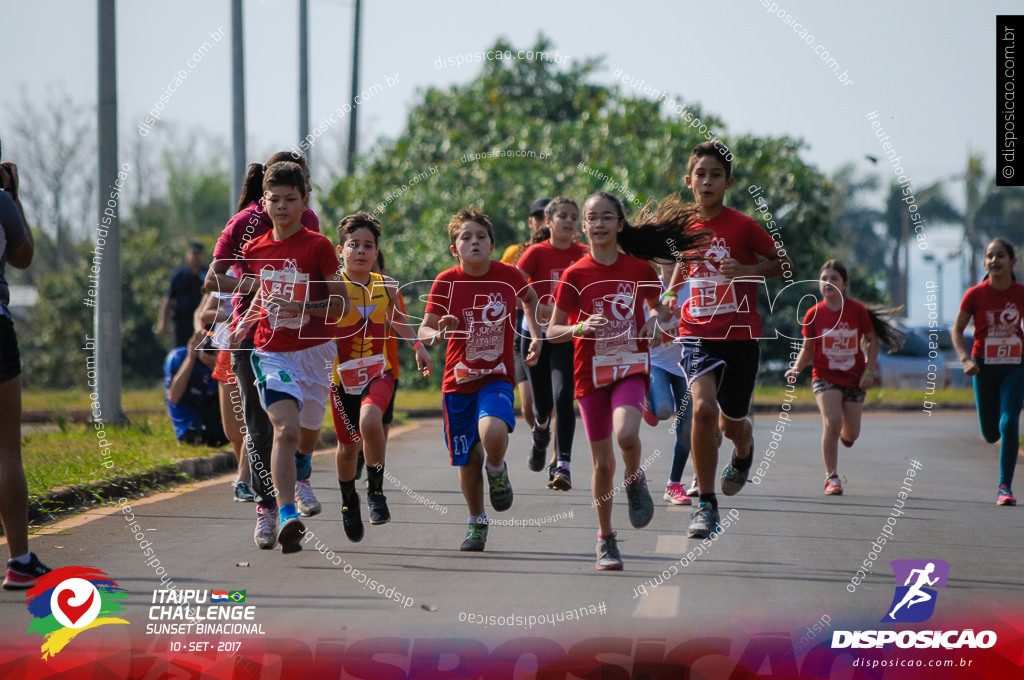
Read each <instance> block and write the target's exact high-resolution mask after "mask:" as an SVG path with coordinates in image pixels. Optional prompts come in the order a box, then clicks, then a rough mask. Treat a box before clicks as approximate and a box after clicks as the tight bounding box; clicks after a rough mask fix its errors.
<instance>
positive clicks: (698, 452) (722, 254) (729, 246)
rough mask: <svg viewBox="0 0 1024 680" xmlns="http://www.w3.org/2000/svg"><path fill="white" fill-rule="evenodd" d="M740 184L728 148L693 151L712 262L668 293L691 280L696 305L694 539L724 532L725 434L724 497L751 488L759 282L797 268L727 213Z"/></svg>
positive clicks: (746, 222)
mask: <svg viewBox="0 0 1024 680" xmlns="http://www.w3.org/2000/svg"><path fill="white" fill-rule="evenodd" d="M733 181H734V178H733V176H732V154H731V153H730V152H729V150H728V149H727V148H726V147H724V146H722V145H721V144H720V143H718V142H703V143H701V144H698V145H697V146H695V147H694V148H693V151H692V152H691V153H690V162H689V165H688V174H687V176H686V186H687V187H689V188H690V189H692V190H693V196H694V199H695V200H696V202H697V204H698V205H699V206H700V211H701V214H702V215H703V218H704V219H703V221H702V222H701V223H700V225H699V226H701V227H704V228H706V229H709V230H711V231H712V232H713V234H714V235H713V237H712V242H711V245H710V246H709V247H708V248H706V249H705V250H704V253H703V254H704V258H705V261H703V262H696V263H693V264H691V265H690V266H689V268H688V271H684V270H683V269H682V268H681V267H677V268H676V271H675V273H674V274H673V276H672V281H671V283H670V285H669V288H670V290H671V291H674V290H676V289H677V288H678V286H679V284H680V283H681V282H682V281H683V280H685V279H687V278H689V280H690V297H689V298H688V299H686V300H680V301H679V304H680V306H681V313H680V322H679V334H680V335H681V336H682V340H681V342H682V345H683V360H682V367H683V371H685V372H686V376H687V381H688V382H689V385H690V393H691V395H692V398H693V434H692V445H693V448H692V454H693V467H694V471H695V472H696V474H697V486H698V487H699V489H700V505H699V506H698V507H697V509H696V510H695V511H694V512H693V515H691V517H690V527H689V531H688V532H687V533H688V535H689V537H690V538H708V537H710V535H711V533H712V532H713V531H715V530H716V529H717V528H718V518H719V514H718V499H717V497H716V496H715V493H714V491H713V489H714V481H715V470H716V469H717V468H718V446H717V444H716V441H715V438H716V433H717V431H718V429H719V428H721V430H722V432H723V433H724V435H725V436H726V437H728V438H729V439H730V440H732V443H733V446H734V447H735V448H734V449H733V457H732V461H731V463H730V464H729V465H728V466H726V468H725V470H724V471H723V472H722V493H724V494H725V495H726V496H732V495H734V494H736V493H737V492H739V490H740V489H741V488H743V485H744V484H745V483H746V481H747V475H748V473H749V471H750V465H751V463H752V462H753V456H752V454H753V451H754V440H753V427H752V426H751V424H750V421H749V420H748V419H747V412H748V410H749V408H750V399H751V397H752V396H753V394H754V383H755V381H756V380H757V369H758V359H759V357H760V350H759V348H758V346H757V340H755V338H758V337H760V335H761V317H760V315H759V314H758V312H757V286H758V279H760V278H775V277H779V276H782V273H783V268H784V267H786V266H788V267H790V268H792V266H793V265H792V263H791V262H790V260H789V258H788V257H786V256H785V255H784V254H782V255H780V253H779V252H778V251H777V245H776V243H775V241H773V240H772V238H771V236H769V235H768V232H766V231H765V230H764V229H762V228H761V226H760V225H758V224H757V222H755V221H754V220H752V219H751V218H750V217H748V216H746V215H744V214H743V213H741V212H739V211H738V210H733V209H732V208H727V207H725V204H724V202H723V201H724V199H725V192H726V190H727V189H729V188H731V187H732V185H733ZM760 257H763V258H765V261H761V260H760V259H759V258H760Z"/></svg>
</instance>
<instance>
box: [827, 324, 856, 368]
mask: <svg viewBox="0 0 1024 680" xmlns="http://www.w3.org/2000/svg"><path fill="white" fill-rule="evenodd" d="M821 343H822V344H821V351H822V353H824V355H825V356H826V357H828V367H829V368H830V369H831V370H833V371H848V370H850V369H851V368H853V365H854V363H856V361H857V352H858V351H860V348H859V347H858V346H857V330H856V329H854V328H834V329H832V330H831V331H829V332H828V333H827V334H826V335H825V336H824V337H823V338H822V339H821Z"/></svg>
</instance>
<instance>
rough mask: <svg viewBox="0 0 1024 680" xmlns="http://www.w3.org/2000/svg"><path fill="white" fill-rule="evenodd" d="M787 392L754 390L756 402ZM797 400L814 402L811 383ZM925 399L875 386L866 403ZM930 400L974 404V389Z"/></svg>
mask: <svg viewBox="0 0 1024 680" xmlns="http://www.w3.org/2000/svg"><path fill="white" fill-rule="evenodd" d="M785 394H786V390H785V388H784V387H758V388H757V389H756V390H755V391H754V403H755V404H780V403H782V398H783V396H784V395H785ZM794 395H795V397H796V399H795V401H796V403H798V404H814V403H815V400H814V394H813V393H812V392H811V388H810V385H799V386H797V388H796V392H794ZM924 400H925V394H924V390H908V389H903V390H895V389H891V388H886V387H874V388H872V389H870V390H868V396H867V399H866V403H869V404H897V403H912V404H913V403H923V402H924ZM928 400H929V401H933V402H935V403H936V404H948V403H955V404H963V403H966V404H973V403H974V390H973V389H971V388H970V387H966V388H962V389H955V390H953V389H945V390H935V394H934V395H931V396H929V397H928Z"/></svg>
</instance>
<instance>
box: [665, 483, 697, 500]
mask: <svg viewBox="0 0 1024 680" xmlns="http://www.w3.org/2000/svg"><path fill="white" fill-rule="evenodd" d="M662 498H663V499H664V500H666V501H668V502H669V503H671V504H672V505H693V501H691V500H690V497H689V496H687V495H686V489H684V488H683V485H682V484H675V483H673V482H669V483H668V484H667V485H666V486H665V495H663V496H662Z"/></svg>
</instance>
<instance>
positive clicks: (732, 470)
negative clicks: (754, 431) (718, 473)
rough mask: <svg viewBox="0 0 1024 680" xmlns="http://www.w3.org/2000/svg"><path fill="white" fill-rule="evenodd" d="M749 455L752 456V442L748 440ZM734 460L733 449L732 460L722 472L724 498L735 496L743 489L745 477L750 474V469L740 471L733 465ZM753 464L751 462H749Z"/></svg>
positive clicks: (745, 481)
mask: <svg viewBox="0 0 1024 680" xmlns="http://www.w3.org/2000/svg"><path fill="white" fill-rule="evenodd" d="M750 455H751V456H753V455H754V440H753V439H751V440H750ZM735 460H736V450H735V449H733V452H732V460H731V461H730V462H729V464H728V465H726V466H725V469H724V470H722V482H721V486H722V493H724V494H725V495H726V496H735V495H736V494H738V493H739V492H740V489H742V488H743V485H744V484H746V483H747V476H748V475H749V474H750V468H747V469H746V470H740V469H739V468H737V467H736V466H735V465H734V464H733V463H734V462H735ZM751 463H753V461H751Z"/></svg>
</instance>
